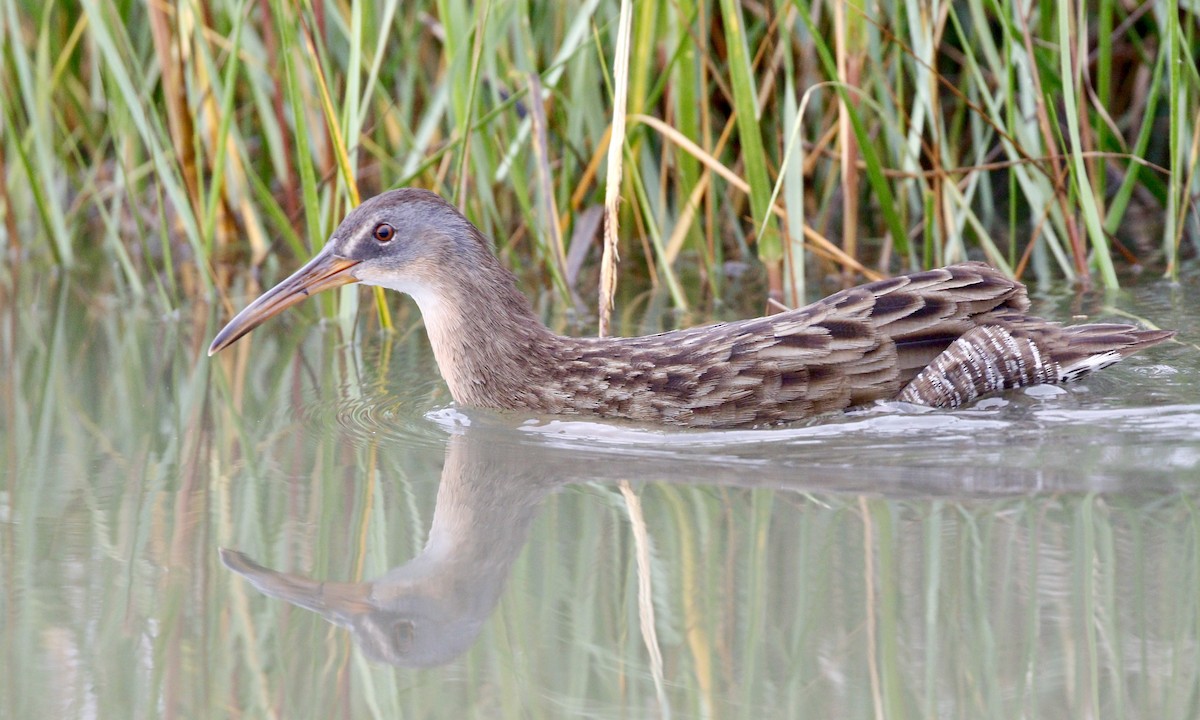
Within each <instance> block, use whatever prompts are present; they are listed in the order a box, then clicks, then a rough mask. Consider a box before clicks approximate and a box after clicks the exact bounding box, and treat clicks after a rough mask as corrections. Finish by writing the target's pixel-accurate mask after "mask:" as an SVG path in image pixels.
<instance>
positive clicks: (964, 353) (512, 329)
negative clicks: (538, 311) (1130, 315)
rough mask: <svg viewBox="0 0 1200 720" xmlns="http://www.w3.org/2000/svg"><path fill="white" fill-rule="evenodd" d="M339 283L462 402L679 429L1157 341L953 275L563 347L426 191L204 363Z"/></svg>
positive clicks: (257, 305)
mask: <svg viewBox="0 0 1200 720" xmlns="http://www.w3.org/2000/svg"><path fill="white" fill-rule="evenodd" d="M353 282H362V283H366V284H368V285H380V286H383V287H387V288H391V289H393V290H398V291H400V292H404V293H408V294H409V295H411V296H412V297H413V298H414V299H415V300H416V302H417V304H418V305H419V306H420V308H421V314H422V316H423V317H424V320H425V327H426V330H427V332H428V334H429V339H430V341H431V343H432V345H433V351H434V355H435V357H436V358H437V362H438V367H439V368H440V370H441V372H442V375H443V377H445V379H446V382H447V384H448V385H449V386H450V391H451V393H452V394H453V395H454V399H455V400H456V401H457V402H459V403H460V404H462V405H466V406H477V407H485V408H492V409H497V410H519V411H525V412H532V413H554V414H558V413H564V414H585V415H597V416H601V417H614V418H627V419H632V420H637V421H643V422H653V423H667V424H675V425H686V426H692V427H733V426H748V425H756V424H769V423H777V422H785V421H789V420H798V419H802V418H807V417H811V416H813V415H815V414H819V413H823V412H830V411H837V410H843V409H845V408H847V407H850V406H853V405H860V404H863V403H867V402H871V401H873V400H877V399H893V398H894V399H899V400H903V401H906V402H912V403H919V404H923V405H931V406H935V407H957V406H959V405H962V404H965V403H968V402H970V401H972V400H974V399H975V398H978V397H980V396H982V395H986V394H988V393H992V392H996V391H1000V390H1004V389H1009V388H1015V387H1022V386H1026V385H1034V384H1039V383H1063V382H1069V381H1071V380H1075V379H1078V378H1079V377H1081V376H1083V375H1086V374H1088V373H1090V372H1092V371H1094V370H1098V369H1100V368H1103V367H1106V366H1107V365H1110V364H1112V363H1114V362H1116V361H1117V360H1120V359H1121V358H1123V357H1126V356H1127V355H1129V354H1131V353H1134V352H1136V351H1138V350H1140V349H1142V348H1145V347H1148V346H1150V345H1154V344H1156V343H1159V342H1162V341H1163V340H1165V339H1167V338H1169V337H1171V336H1172V335H1173V333H1172V332H1169V331H1158V330H1139V329H1137V328H1136V327H1133V326H1130V325H1107V324H1106V325H1078V326H1074V327H1066V328H1064V327H1061V326H1059V325H1058V324H1056V323H1051V322H1047V321H1045V320H1042V319H1039V318H1035V317H1030V316H1028V315H1026V314H1025V312H1026V310H1028V308H1029V300H1028V299H1027V298H1026V295H1025V288H1024V286H1022V285H1021V284H1020V283H1017V282H1014V281H1012V280H1009V279H1007V278H1005V277H1004V276H1003V275H1001V274H1000V273H999V272H998V271H996V270H994V269H993V268H990V267H988V266H986V265H983V264H979V263H964V264H961V265H952V266H949V267H945V268H941V269H938V270H930V271H926V272H919V273H914V274H911V275H903V276H898V277H895V278H892V279H890V280H883V281H880V282H875V283H870V284H868V285H862V286H859V287H856V288H851V289H849V290H843V291H842V292H839V293H835V294H834V295H831V296H829V297H827V298H825V299H824V300H820V301H818V302H816V303H813V304H812V305H809V306H807V307H804V308H800V309H797V310H792V311H790V312H784V313H780V314H778V315H773V316H769V317H763V318H755V319H751V320H742V321H738V322H730V323H721V324H717V325H708V326H704V327H697V328H690V329H686V330H675V331H672V332H667V333H661V334H658V335H649V336H645V337H634V338H570V337H562V336H560V335H556V334H554V333H553V332H551V331H550V330H549V329H547V328H546V327H545V326H544V325H542V324H541V322H539V321H538V319H537V318H536V316H535V315H534V314H533V312H532V310H531V308H530V306H529V302H528V300H527V299H526V298H525V297H524V296H523V295H522V294H521V293H520V292H518V291H517V289H516V285H515V279H514V278H513V276H512V274H511V273H509V272H508V271H507V270H505V269H504V268H503V267H502V266H501V265H500V263H499V261H498V260H497V259H496V257H495V256H494V255H493V254H492V252H491V249H490V247H489V243H488V241H487V240H486V239H485V238H484V237H483V236H482V235H481V234H480V232H479V230H478V229H477V228H475V226H474V225H472V224H471V223H470V222H469V221H467V219H466V218H464V217H463V216H462V215H461V214H460V213H459V212H458V211H457V210H456V209H455V208H454V207H452V206H451V205H449V204H448V203H446V202H445V201H444V200H442V199H441V198H440V197H438V196H437V195H435V194H433V193H430V192H426V191H422V190H415V189H403V190H395V191H391V192H387V193H384V194H382V195H379V196H377V197H375V198H372V199H370V200H368V201H366V202H364V203H363V204H362V205H360V206H359V207H358V208H356V209H355V210H354V211H353V212H351V213H350V214H349V215H348V216H347V217H346V219H345V220H343V221H342V224H341V225H340V226H339V227H338V229H337V231H336V232H335V233H334V235H333V238H332V239H331V240H330V241H329V243H328V244H327V245H326V246H325V248H324V249H323V250H322V251H321V252H320V254H318V255H317V256H316V257H315V258H313V259H312V261H310V262H309V263H308V264H307V265H305V266H304V267H303V268H301V269H300V270H299V271H297V272H296V273H295V274H293V275H292V276H291V277H289V278H288V279H287V280H284V281H283V282H282V283H280V284H279V285H277V286H276V287H274V288H273V289H271V290H269V291H267V292H266V293H264V294H263V295H262V296H261V297H259V298H258V299H257V300H255V301H254V302H253V303H251V304H250V305H249V306H248V307H247V308H246V309H244V310H243V311H242V312H241V313H239V314H238V315H237V317H235V318H234V319H233V320H232V321H230V323H229V324H228V325H227V326H226V327H225V328H224V329H223V330H222V331H221V332H220V333H219V334H218V335H217V337H216V338H215V339H214V340H213V343H212V346H211V348H210V349H209V353H210V354H211V353H215V352H217V351H219V350H221V349H222V348H225V347H227V346H229V345H230V344H232V343H233V342H234V341H236V340H237V339H238V338H240V337H241V336H242V335H245V334H246V333H248V332H249V331H250V330H252V329H253V328H254V327H256V326H257V325H259V324H260V323H262V322H263V321H264V320H266V319H267V318H270V317H271V316H273V315H275V314H277V313H279V312H281V311H282V310H283V309H285V308H287V307H289V306H291V305H293V304H295V303H297V302H299V301H300V300H302V299H304V298H305V297H307V296H308V295H310V294H312V293H315V292H318V291H321V290H324V289H327V288H332V287H336V286H339V285H345V284H347V283H353Z"/></svg>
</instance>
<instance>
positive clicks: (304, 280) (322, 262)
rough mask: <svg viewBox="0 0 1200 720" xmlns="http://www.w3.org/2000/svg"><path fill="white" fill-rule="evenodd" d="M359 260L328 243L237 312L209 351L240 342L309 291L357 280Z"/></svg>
mask: <svg viewBox="0 0 1200 720" xmlns="http://www.w3.org/2000/svg"><path fill="white" fill-rule="evenodd" d="M358 263H359V261H358V260H348V259H346V258H343V257H338V256H337V255H334V254H333V250H332V249H330V246H329V245H326V246H325V249H324V250H322V251H321V252H320V253H318V254H317V256H316V257H314V258H313V259H312V260H309V261H308V264H307V265H305V266H304V267H302V268H300V269H299V270H297V271H296V272H294V273H292V275H291V277H289V278H288V279H287V280H284V281H283V282H281V283H279V284H278V285H276V286H275V287H273V288H271V289H270V290H268V291H266V292H265V293H263V294H262V295H260V296H259V298H258V299H257V300H255V301H254V302H252V303H250V304H249V305H247V306H246V309H245V310H242V311H241V312H240V313H238V314H237V315H236V316H235V317H234V318H233V319H232V320H230V321H229V324H228V325H226V326H225V327H224V328H223V329H222V330H221V332H219V333H217V336H216V337H215V338H213V341H212V345H210V346H209V347H208V354H209V355H215V354H216V353H218V352H220V351H221V350H224V349H225V348H227V347H229V346H230V345H232V344H234V343H235V342H237V340H238V338H240V337H241V336H243V335H245V334H246V333H248V332H250V331H251V330H253V329H254V328H256V327H258V326H259V325H261V324H263V323H264V322H265V321H267V320H269V319H270V318H272V317H275V316H276V315H278V314H279V313H281V312H283V311H284V310H286V309H288V308H290V307H291V306H293V305H295V304H296V303H298V302H300V301H301V300H303V299H304V298H306V297H308V296H309V295H314V294H316V293H319V292H321V291H322V290H328V289H329V288H335V287H338V286H340V285H349V284H350V283H354V282H358V278H356V277H354V276H353V275H351V274H350V268H352V267H354V266H355V265H357V264H358Z"/></svg>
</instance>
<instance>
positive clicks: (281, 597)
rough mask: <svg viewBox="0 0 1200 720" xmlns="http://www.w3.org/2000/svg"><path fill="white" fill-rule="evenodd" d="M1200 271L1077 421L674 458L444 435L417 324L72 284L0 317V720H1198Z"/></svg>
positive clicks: (977, 421) (483, 419) (635, 450)
mask: <svg viewBox="0 0 1200 720" xmlns="http://www.w3.org/2000/svg"><path fill="white" fill-rule="evenodd" d="M1198 297H1200V274H1197V273H1196V272H1193V273H1192V274H1191V275H1190V276H1189V277H1188V279H1187V280H1186V281H1185V283H1184V284H1183V286H1172V285H1170V284H1168V283H1165V282H1162V281H1158V280H1155V279H1153V278H1146V279H1144V280H1143V281H1141V282H1140V283H1138V284H1137V285H1136V286H1135V287H1133V288H1132V289H1129V290H1126V291H1122V292H1121V293H1119V294H1116V295H1113V296H1109V297H1103V296H1083V297H1077V296H1074V295H1068V294H1059V295H1057V296H1054V297H1048V298H1043V299H1042V300H1041V301H1040V303H1039V305H1038V306H1037V308H1036V309H1037V310H1038V311H1039V312H1041V313H1043V314H1045V315H1048V316H1052V317H1055V318H1062V319H1067V318H1069V317H1071V316H1072V315H1087V316H1088V317H1089V318H1091V319H1119V318H1121V317H1122V315H1123V314H1130V315H1134V316H1138V317H1145V318H1148V319H1150V320H1153V321H1154V322H1155V323H1156V324H1158V325H1160V326H1162V327H1173V328H1177V329H1179V330H1180V334H1179V342H1175V343H1170V344H1166V345H1164V346H1160V347H1158V348H1154V349H1152V350H1151V351H1148V352H1146V353H1143V354H1141V355H1138V356H1135V357H1134V358H1131V359H1130V360H1128V361H1126V362H1124V363H1121V364H1119V365H1117V366H1114V367H1113V368H1110V369H1108V370H1106V371H1104V373H1103V374H1101V375H1099V376H1096V377H1094V378H1090V379H1088V381H1087V382H1086V383H1084V384H1081V385H1078V386H1075V387H1073V388H1071V389H1070V390H1069V391H1068V392H1063V393H1053V392H1050V393H1048V392H1033V393H1015V394H1011V395H1007V396H1004V397H1003V398H998V399H991V400H987V401H984V402H982V403H979V404H977V405H975V406H973V407H971V408H967V409H964V410H961V411H957V412H949V413H947V412H914V411H912V410H911V409H906V408H901V407H896V406H888V405H883V406H879V407H873V408H868V409H865V410H863V411H859V412H855V413H852V414H849V415H846V416H843V417H837V418H831V419H827V420H825V421H823V422H820V423H812V424H807V425H803V426H796V427H789V428H775V429H767V430H749V431H728V432H680V431H664V430H657V429H652V428H638V427H632V426H629V425H622V424H614V423H596V422H583V421H577V420H562V419H551V418H521V417H511V416H500V415H495V414H490V413H484V412H475V411H471V412H465V411H462V410H460V409H457V408H453V407H450V402H449V397H448V395H447V393H446V391H445V388H444V386H442V384H441V382H440V381H439V380H438V379H437V377H436V374H435V373H434V371H433V361H432V357H431V355H430V352H429V350H428V347H427V344H426V343H425V340H424V337H423V335H422V333H421V332H420V331H419V330H417V329H411V330H407V331H403V332H401V333H398V334H397V335H395V336H391V337H379V336H370V335H368V336H364V337H350V338H347V335H346V334H345V332H344V331H345V328H344V327H339V326H338V325H337V324H335V323H322V324H314V323H312V322H311V321H310V320H309V318H311V317H312V314H311V309H310V310H309V311H308V312H303V311H296V312H293V313H291V314H290V315H289V316H288V317H287V318H286V319H282V320H280V321H277V322H273V323H270V324H268V325H267V326H264V327H263V328H260V329H259V330H257V331H255V333H254V334H253V335H252V336H250V337H249V338H248V340H249V341H250V342H245V341H243V342H242V343H239V345H237V346H235V347H234V348H233V351H232V352H228V353H225V354H223V355H222V356H220V357H218V358H216V359H213V360H210V359H208V358H206V357H205V356H204V352H203V351H204V348H206V346H207V342H208V340H209V339H210V338H211V333H212V331H213V330H214V329H215V325H216V323H217V322H218V319H217V318H216V317H215V315H216V313H215V311H210V310H209V309H207V308H198V309H196V310H195V311H194V312H189V313H176V314H170V315H163V314H161V313H159V312H157V311H155V310H154V309H153V307H152V304H151V303H137V302H134V301H131V300H129V299H127V298H114V297H110V296H103V295H101V296H96V295H93V294H89V292H87V291H86V290H84V289H82V288H79V287H76V286H73V285H72V284H71V282H70V280H62V279H43V280H39V281H38V282H36V283H26V284H25V286H23V287H22V288H21V289H20V297H19V298H16V300H17V301H16V302H13V303H11V304H10V305H9V306H8V307H7V308H5V309H4V310H3V317H2V319H0V366H2V367H3V368H4V369H3V371H0V403H2V404H3V406H4V407H3V410H4V415H3V417H4V421H3V422H4V425H3V426H2V430H3V436H2V440H0V452H2V453H3V455H4V458H5V462H4V463H3V465H2V466H3V467H5V468H7V470H6V472H5V478H4V481H3V483H0V568H2V573H3V578H2V582H3V584H4V588H5V591H4V593H3V594H0V629H2V630H0V647H2V650H0V652H3V655H4V667H5V672H3V673H0V716H3V717H11V718H35V717H36V718H42V717H130V718H141V717H159V716H168V717H222V716H245V717H283V718H292V717H351V718H361V717H386V718H391V717H401V716H403V717H412V716H423V717H464V716H469V717H498V716H500V717H509V716H511V717H530V716H544V717H564V716H587V717H623V718H624V717H668V716H670V717H722V718H724V717H752V718H759V717H797V716H811V717H845V718H874V717H878V716H880V715H881V714H882V715H883V716H887V717H996V718H1011V717H1018V716H1021V717H1086V716H1093V717H1156V718H1193V717H1196V716H1197V715H1198V714H1200V707H1198V705H1200V657H1198V647H1200V645H1198V638H1200V517H1198V514H1197V510H1196V505H1197V501H1200V359H1198V358H1200V352H1198V351H1197V347H1196V343H1197V342H1200V309H1198V308H1197V303H1196V302H1195V298H1198Z"/></svg>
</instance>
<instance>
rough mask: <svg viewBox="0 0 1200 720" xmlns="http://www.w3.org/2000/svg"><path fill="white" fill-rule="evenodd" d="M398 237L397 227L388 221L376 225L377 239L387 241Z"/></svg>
mask: <svg viewBox="0 0 1200 720" xmlns="http://www.w3.org/2000/svg"><path fill="white" fill-rule="evenodd" d="M394 237H396V228H394V227H392V226H391V225H388V224H387V223H379V224H378V225H376V226H375V239H376V240H378V241H379V242H381V243H385V242H387V241H389V240H391V239H392V238H394Z"/></svg>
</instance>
